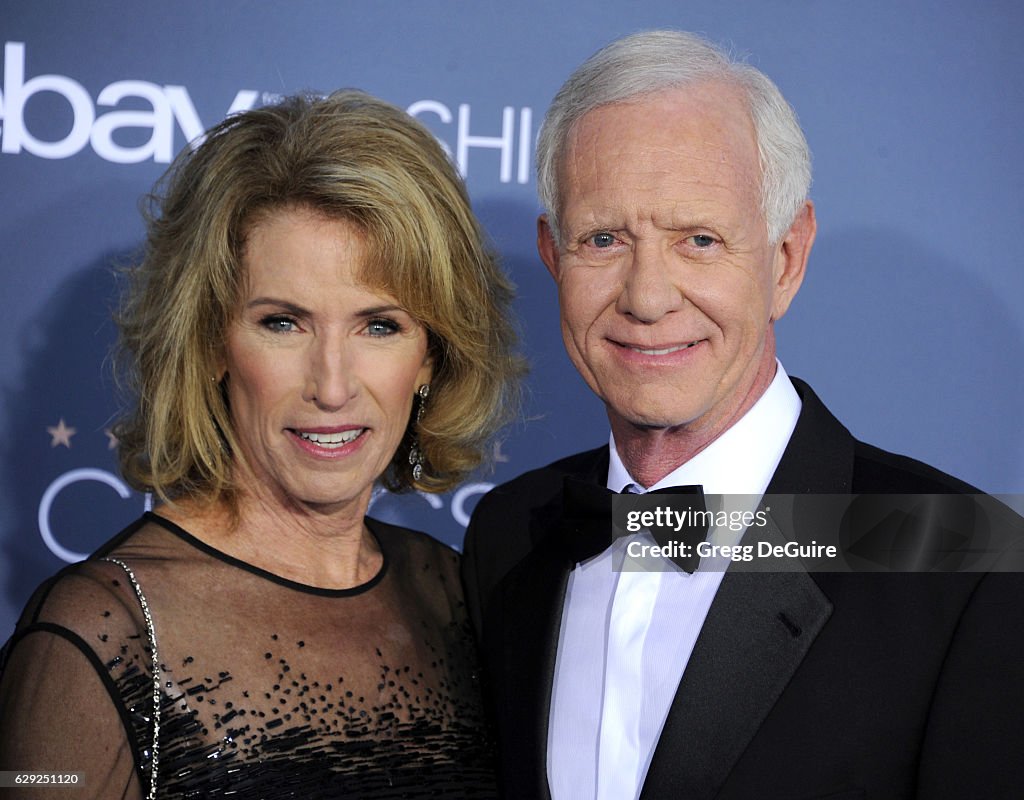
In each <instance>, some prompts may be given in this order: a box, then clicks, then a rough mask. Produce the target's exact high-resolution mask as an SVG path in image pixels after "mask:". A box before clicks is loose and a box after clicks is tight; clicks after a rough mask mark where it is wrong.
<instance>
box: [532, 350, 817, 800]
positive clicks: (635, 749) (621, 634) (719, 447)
mask: <svg viewBox="0 0 1024 800" xmlns="http://www.w3.org/2000/svg"><path fill="white" fill-rule="evenodd" d="M799 415H800V397H799V395H797V393H796V390H795V389H794V388H793V385H792V383H790V381H789V378H788V377H787V375H786V373H785V370H783V369H782V365H781V364H778V363H777V370H776V374H775V378H774V380H773V381H772V383H771V384H770V385H769V387H768V389H767V390H766V391H765V393H764V394H763V395H762V396H761V397H760V398H759V399H758V400H757V402H756V403H755V404H754V405H753V407H751V409H750V410H749V411H747V413H746V414H744V415H743V417H741V418H740V419H739V420H738V421H737V422H736V423H735V424H734V425H733V426H732V427H731V428H729V429H728V430H727V431H726V432H725V433H723V434H722V435H721V436H719V437H718V439H716V440H715V441H714V442H712V443H711V444H710V445H709V446H708V447H706V448H705V449H704V450H702V451H701V452H700V453H698V454H697V455H696V456H694V457H693V458H692V459H690V460H689V461H687V462H686V463H685V464H682V465H681V466H679V467H678V468H677V469H675V470H674V471H673V472H671V473H670V474H668V475H666V476H665V477H664V478H662V479H661V480H660V481H658V482H657V483H656V484H655V485H654V486H651V487H648V489H649V490H650V489H661V488H664V487H668V486H682V485H686V484H702V485H703V486H704V492H705V494H707V495H754V496H756V498H759V497H760V496H761V495H762V494H764V491H765V489H767V487H768V483H769V482H770V481H771V478H772V475H773V474H774V473H775V468H776V467H777V466H778V463H779V459H781V458H782V453H783V451H784V450H785V448H786V445H787V444H788V443H789V438H790V436H791V435H792V433H793V428H794V427H795V426H796V420H797V417H798V416H799ZM610 448H611V450H610V452H611V461H610V464H609V468H608V483H607V486H608V488H609V489H611V490H612V491H615V492H620V491H622V490H624V489H625V488H626V487H631V486H633V487H635V486H638V484H637V482H636V481H634V480H633V478H632V477H631V476H630V474H629V473H628V472H627V470H626V468H625V467H624V466H623V464H622V460H621V459H620V458H619V455H618V453H617V452H616V449H615V440H614V437H612V439H611V442H610ZM640 491H644V490H643V489H642V488H641V489H640ZM756 498H755V499H756ZM739 535H742V534H739ZM637 536H641V537H643V536H646V537H649V534H637ZM632 538H633V537H627V538H620V539H617V540H616V542H615V543H614V544H613V545H612V546H610V547H609V548H608V549H607V550H605V551H604V552H602V553H600V554H598V555H597V556H595V557H594V558H592V559H589V560H588V561H586V562H584V563H582V564H578V565H577V566H576V567H575V569H573V571H572V572H571V573H570V575H569V582H568V586H567V589H566V595H565V604H564V606H563V610H562V627H561V631H560V634H559V641H558V656H557V660H556V664H555V677H554V683H553V685H552V694H551V712H550V719H549V727H548V762H547V771H548V782H549V784H550V787H551V796H552V798H553V800H577V799H578V800H629V798H636V797H638V795H639V794H640V789H641V787H642V786H643V782H644V778H645V777H646V775H647V769H648V767H649V766H650V763H651V757H652V756H653V755H654V748H655V746H656V745H657V742H658V737H659V736H660V735H661V729H662V726H663V725H664V724H665V719H666V717H667V716H668V711H669V707H670V706H671V704H672V700H673V698H674V697H675V694H676V689H677V688H678V686H679V681H680V678H681V677H682V675H683V671H684V670H685V668H686V664H687V662H688V661H689V659H690V654H691V653H692V651H693V647H694V644H695V643H696V641H697V636H698V635H699V633H700V629H701V627H702V626H703V624H704V618H705V617H706V616H707V613H708V609H710V608H711V603H712V601H713V600H714V599H715V593H716V592H717V591H718V586H719V584H720V583H721V582H722V577H723V576H724V574H725V572H724V568H725V566H726V565H723V564H722V563H719V564H708V563H705V562H702V563H701V565H700V566H699V567H698V569H697V570H696V571H695V572H694V573H693V574H692V575H691V574H688V573H686V572H684V571H683V570H681V569H679V568H678V567H677V566H676V565H675V564H673V563H672V562H667V563H666V566H665V569H663V570H656V571H644V570H622V569H615V568H614V567H613V565H614V564H621V559H622V558H623V556H624V551H625V548H626V545H627V544H628V542H629V541H631V540H632ZM645 541H653V540H649V538H648V539H647V540H645Z"/></svg>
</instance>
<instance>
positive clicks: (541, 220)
mask: <svg viewBox="0 0 1024 800" xmlns="http://www.w3.org/2000/svg"><path fill="white" fill-rule="evenodd" d="M537 252H538V253H540V260H541V261H543V262H544V266H545V267H547V268H548V272H550V273H551V277H552V278H554V279H555V282H556V283H557V282H558V243H557V242H556V241H555V233H554V231H552V230H551V225H550V224H549V223H548V215H547V214H541V215H540V216H539V217H537Z"/></svg>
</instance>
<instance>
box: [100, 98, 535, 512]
mask: <svg viewBox="0 0 1024 800" xmlns="http://www.w3.org/2000/svg"><path fill="white" fill-rule="evenodd" d="M294 207H303V208H308V209H310V210H313V211H315V212H317V213H319V214H321V215H324V216H326V217H328V218H334V219H341V220H346V221H349V222H352V223H354V224H356V225H357V226H358V227H359V228H360V229H361V230H362V232H363V234H364V235H365V236H366V239H367V247H366V252H367V253H369V254H371V259H370V261H369V262H368V263H367V264H365V265H364V267H363V270H362V272H363V274H362V275H361V276H360V277H361V278H362V280H363V281H364V282H365V283H366V284H367V285H368V286H371V287H374V288H376V289H380V290H383V291H384V292H386V293H387V294H390V295H392V296H394V297H395V298H396V299H397V300H398V301H399V303H401V304H402V306H403V307H404V308H405V309H406V310H407V311H408V312H409V313H410V314H411V315H412V316H413V317H414V318H416V319H417V320H418V321H419V322H420V323H422V324H423V325H424V326H425V328H426V330H427V336H428V349H429V352H430V355H431V356H432V358H433V363H434V375H433V378H432V380H431V386H430V399H429V402H428V403H427V405H426V410H425V413H424V414H423V416H422V419H421V420H420V421H419V422H418V423H417V422H416V420H415V417H414V416H413V417H411V418H410V420H409V429H408V431H407V434H406V436H405V437H404V438H403V440H402V442H401V444H400V445H399V448H398V451H397V452H396V453H395V456H394V458H393V459H392V461H391V464H390V466H389V468H388V470H387V471H386V472H385V474H384V475H383V476H381V479H382V481H383V483H384V484H385V485H386V486H387V487H388V488H390V489H392V490H395V491H400V490H403V489H409V488H416V489H421V490H424V491H428V492H442V491H446V490H448V489H450V488H452V487H453V486H455V485H456V484H457V483H459V482H460V481H461V480H462V479H464V478H465V477H466V475H467V474H468V473H469V472H470V471H471V470H473V469H474V468H476V467H477V466H478V465H479V464H480V463H481V462H482V461H483V459H484V454H485V452H486V451H487V446H488V444H489V441H490V440H491V438H492V437H493V436H494V434H495V433H496V432H497V431H498V429H499V428H500V427H501V426H502V425H503V424H504V423H505V422H507V421H508V420H509V419H510V418H511V417H512V416H513V415H514V414H515V412H516V411H517V409H518V399H519V379H520V378H521V376H522V374H523V372H524V366H523V361H522V359H521V358H520V357H519V356H518V355H517V354H516V352H515V345H516V335H515V332H514V329H513V326H512V323H511V321H510V316H509V306H510V302H511V298H512V288H511V285H510V284H509V282H508V280H507V278H506V277H505V275H504V273H503V272H502V270H501V269H500V268H499V266H498V264H497V261H496V258H495V256H494V254H493V252H492V250H491V249H490V247H489V246H488V244H487V242H486V239H485V236H484V234H483V232H482V230H481V228H480V225H479V223H478V222H477V220H476V218H475V217H474V216H473V213H472V211H471V209H470V204H469V198H468V196H467V194H466V190H465V187H464V185H463V183H462V180H461V179H460V178H459V176H458V173H457V172H456V170H455V169H454V167H453V166H452V164H451V162H450V160H449V159H448V157H447V156H446V155H445V153H444V151H443V150H442V149H441V147H440V145H439V144H438V142H437V141H436V140H435V139H434V137H433V136H432V135H431V134H430V132H429V131H427V130H426V129H425V128H424V127H423V126H422V125H420V124H419V123H418V122H416V121H415V120H414V119H412V118H411V117H410V116H409V115H407V114H406V113H404V112H403V111H401V110H400V109H398V108H396V107H394V106H392V105H390V104H388V103H385V102H383V101H381V100H378V99H376V98H374V97H371V96H369V95H367V94H364V93H362V92H358V91H352V90H346V91H341V92H336V93H334V94H332V95H330V96H329V97H326V98H319V97H312V96H296V97H291V98H288V99H286V100H284V101H283V102H281V103H278V104H276V105H272V106H266V107H263V108H259V109H255V110H252V111H247V112H245V113H242V114H238V115H235V116H231V117H229V118H228V119H226V120H224V121H223V122H222V123H221V124H219V125H218V126H216V127H214V128H213V129H211V130H210V131H209V132H208V134H207V135H206V138H205V140H204V141H203V143H202V144H201V145H199V147H198V148H196V149H195V150H191V151H189V150H186V152H184V153H183V154H182V155H180V156H179V157H178V159H177V160H176V161H175V163H174V164H173V165H172V167H171V169H170V170H169V171H168V173H167V175H165V176H164V178H163V179H161V182H160V183H158V184H157V187H156V189H154V193H153V194H152V195H150V196H149V206H148V209H147V210H146V211H145V212H144V213H145V215H146V218H147V223H148V236H147V242H146V250H145V253H144V257H143V259H142V261H141V264H139V266H137V267H135V268H134V269H132V270H129V282H128V286H127V290H126V292H125V295H124V298H123V301H122V306H121V310H120V313H119V315H118V323H119V326H120V333H121V338H120V342H119V350H118V356H119V357H118V359H117V364H118V367H119V377H120V379H121V384H122V386H124V387H126V388H127V389H128V391H129V394H130V397H131V401H130V405H131V408H130V409H129V411H128V412H127V413H126V414H125V415H124V416H123V417H122V419H121V420H120V421H119V423H118V424H117V426H116V428H115V433H116V435H117V437H118V439H119V440H120V460H121V469H122V471H123V473H124V475H125V478H126V479H127V480H128V481H129V482H130V483H131V484H132V485H133V486H135V487H136V488H138V489H140V490H143V491H150V492H153V493H155V494H156V495H157V496H158V497H160V498H161V499H163V500H167V501H173V500H174V499H177V498H180V497H183V496H187V497H190V498H193V499H198V500H200V501H215V500H218V499H223V500H226V501H227V502H228V503H229V505H230V506H231V507H232V508H234V507H235V501H236V487H235V485H234V483H233V461H234V458H235V457H234V455H233V454H234V453H238V452H240V451H239V449H238V447H237V444H236V435H235V431H234V428H233V423H232V419H231V413H230V409H229V408H228V405H227V403H226V399H225V393H224V392H223V391H222V387H221V386H220V385H219V384H218V383H217V382H215V380H212V379H211V378H212V376H214V375H216V374H217V365H218V364H219V363H221V362H222V359H223V348H224V342H225V335H226V331H227V327H228V325H229V324H230V323H231V321H232V320H233V319H234V317H235V315H236V314H237V313H238V310H239V307H240V303H241V297H242V291H243V288H244V282H245V275H244V268H243V265H242V252H243V248H244V244H245V240H246V235H247V233H248V231H249V230H251V228H252V226H253V224H254V222H256V221H258V220H259V219H261V218H265V215H267V214H272V213H273V212H274V211H275V210H278V209H286V208H294ZM414 413H415V411H414ZM416 440H418V442H419V446H420V449H421V450H422V452H423V454H424V457H425V461H426V463H425V467H426V468H425V469H424V472H423V475H422V477H421V478H420V480H418V481H416V480H414V479H413V476H412V469H411V467H410V465H409V459H408V455H409V450H410V448H411V446H412V445H413V444H414V443H415V441H416Z"/></svg>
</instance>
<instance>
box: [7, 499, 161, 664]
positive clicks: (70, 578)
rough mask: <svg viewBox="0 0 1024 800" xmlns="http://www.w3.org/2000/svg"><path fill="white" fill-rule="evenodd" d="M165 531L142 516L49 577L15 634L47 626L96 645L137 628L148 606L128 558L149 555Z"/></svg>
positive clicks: (28, 604) (50, 629)
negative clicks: (127, 568)
mask: <svg viewBox="0 0 1024 800" xmlns="http://www.w3.org/2000/svg"><path fill="white" fill-rule="evenodd" d="M163 537H166V534H165V533H161V531H160V529H159V527H158V526H156V525H154V524H153V523H152V520H151V519H149V518H148V517H142V518H140V519H138V520H136V521H135V522H133V523H132V524H131V525H129V526H128V527H127V528H125V529H124V530H122V531H121V532H120V533H118V534H117V535H116V536H114V537H113V538H112V539H110V540H109V541H108V542H107V543H106V544H104V545H102V546H101V547H100V548H99V549H98V550H97V551H96V553H94V554H93V555H92V556H90V557H89V558H88V559H86V560H85V561H79V562H77V563H75V564H69V565H68V566H66V567H64V568H63V569H62V570H60V571H59V572H58V573H56V574H55V575H53V576H52V577H50V578H48V579H47V580H45V581H43V583H42V584H40V585H39V587H38V588H37V589H36V590H35V592H34V593H33V594H32V596H31V597H30V598H29V601H28V603H27V604H26V605H25V609H24V611H23V612H22V614H21V617H20V619H19V621H18V623H17V625H16V627H15V633H14V638H18V637H20V636H23V635H25V634H26V633H27V632H29V631H31V630H46V631H49V632H51V633H55V634H58V635H65V636H69V637H70V636H75V637H80V638H81V639H83V640H84V641H86V642H88V643H89V644H90V645H94V644H95V643H96V642H100V643H102V642H104V641H106V640H107V639H109V638H115V637H116V638H118V639H123V638H125V637H129V636H133V635H135V634H137V632H138V629H139V626H140V624H142V623H143V617H142V609H141V606H140V604H139V600H138V597H137V595H136V593H135V590H134V588H133V586H132V582H131V578H130V577H129V575H128V573H127V572H126V571H125V569H124V566H122V563H127V562H130V561H133V560H136V559H138V558H139V557H140V556H144V555H145V553H146V551H147V549H149V548H150V547H151V546H152V542H154V541H156V540H157V539H159V538H163ZM147 540H149V541H148V542H147ZM122 559H123V560H122ZM119 561H120V562H121V563H118V562H119ZM101 649H102V648H101Z"/></svg>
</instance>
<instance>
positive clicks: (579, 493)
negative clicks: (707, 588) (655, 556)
mask: <svg viewBox="0 0 1024 800" xmlns="http://www.w3.org/2000/svg"><path fill="white" fill-rule="evenodd" d="M649 495H681V496H682V497H680V498H679V499H678V500H676V501H672V502H671V503H670V505H672V507H673V508H683V507H684V506H685V507H686V508H689V509H691V510H692V511H693V512H703V511H704V510H705V508H706V507H705V505H704V489H703V487H701V486H669V487H666V488H664V489H655V490H654V491H653V492H648V493H647V494H646V495H637V497H646V496H649ZM613 497H615V492H612V491H610V490H608V489H606V488H605V487H603V486H600V485H598V484H596V483H590V482H589V481H583V480H580V479H578V478H572V477H566V478H565V480H564V482H563V484H562V517H563V520H564V522H565V528H566V534H567V539H568V545H569V551H570V553H572V557H573V560H574V561H575V562H576V563H581V562H583V561H586V560H587V559H590V558H593V557H594V556H596V555H597V554H598V553H602V552H604V551H605V550H607V549H608V547H609V546H610V545H611V544H612V542H613V541H614V539H615V531H614V529H613V525H612V498H613ZM701 517H703V514H702V513H701ZM650 532H651V534H652V535H653V536H654V539H655V541H656V542H657V543H658V544H659V545H662V546H665V545H668V544H671V543H672V542H676V543H679V542H681V543H684V544H687V545H689V555H688V556H683V555H681V554H673V555H672V560H673V561H674V562H675V563H676V564H678V565H679V566H680V567H681V568H682V569H684V570H685V571H686V572H693V571H694V570H695V569H696V568H697V565H698V564H699V563H700V557H699V556H698V555H697V553H696V547H697V544H698V543H699V542H702V541H704V538H705V537H706V536H707V526H703V527H701V526H688V527H684V528H683V529H682V530H680V531H678V532H675V533H670V532H668V531H667V530H666V529H665V528H663V527H658V526H651V527H650Z"/></svg>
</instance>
